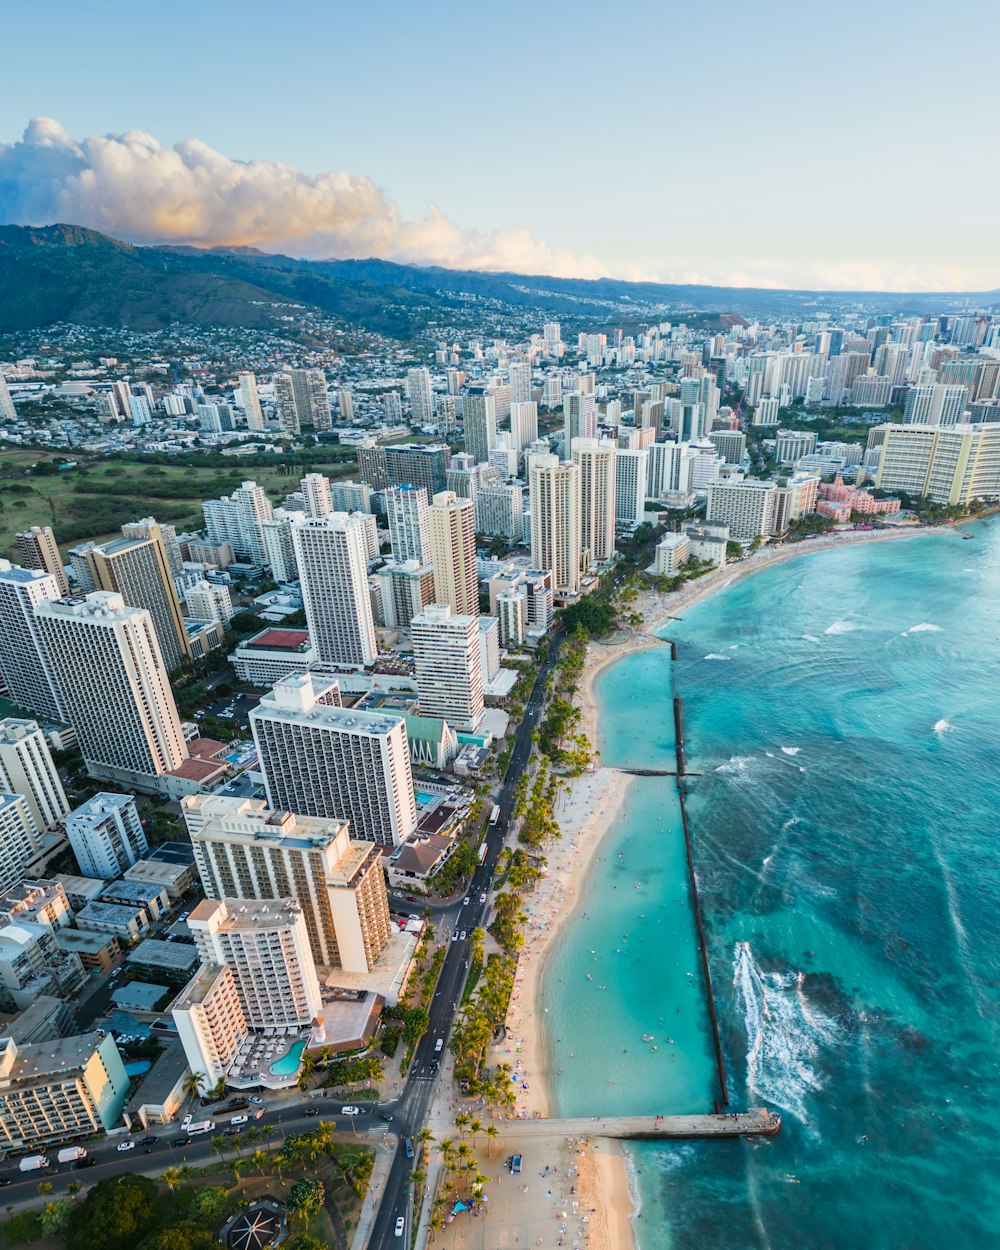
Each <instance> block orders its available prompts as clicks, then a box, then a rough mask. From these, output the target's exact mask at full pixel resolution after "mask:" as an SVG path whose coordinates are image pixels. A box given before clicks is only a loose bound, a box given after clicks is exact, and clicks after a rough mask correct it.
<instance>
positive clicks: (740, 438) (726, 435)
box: [708, 430, 747, 464]
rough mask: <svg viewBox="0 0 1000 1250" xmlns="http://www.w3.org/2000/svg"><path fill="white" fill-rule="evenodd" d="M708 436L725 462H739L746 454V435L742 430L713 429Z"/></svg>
mask: <svg viewBox="0 0 1000 1250" xmlns="http://www.w3.org/2000/svg"><path fill="white" fill-rule="evenodd" d="M708 437H709V438H710V439H711V441H712V442H713V443H714V444H715V449H716V451H718V453H719V455H720V456H721V457H722V459H723V460H724V461H725V462H726V464H739V463H740V461H741V460H742V459H743V457H744V456H745V455H746V454H747V436H746V435H745V434H744V433H743V431H742V430H715V431H713V432H712V433H711V434H709V436H708Z"/></svg>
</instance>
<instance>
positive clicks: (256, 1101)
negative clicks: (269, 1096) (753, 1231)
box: [250, 1094, 264, 1107]
mask: <svg viewBox="0 0 1000 1250" xmlns="http://www.w3.org/2000/svg"><path fill="white" fill-rule="evenodd" d="M250 1101H251V1102H252V1103H253V1105H254V1106H255V1107H262V1106H263V1105H264V1099H263V1098H261V1097H260V1095H259V1094H251V1095H250Z"/></svg>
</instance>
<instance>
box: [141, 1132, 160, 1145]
mask: <svg viewBox="0 0 1000 1250" xmlns="http://www.w3.org/2000/svg"><path fill="white" fill-rule="evenodd" d="M159 1140H160V1139H159V1138H158V1137H154V1136H153V1135H152V1133H150V1134H149V1135H148V1136H146V1137H144V1138H143V1139H142V1144H143V1145H144V1146H155V1145H156V1143H157V1142H158V1141H159Z"/></svg>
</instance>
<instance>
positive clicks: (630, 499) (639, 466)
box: [615, 447, 649, 531]
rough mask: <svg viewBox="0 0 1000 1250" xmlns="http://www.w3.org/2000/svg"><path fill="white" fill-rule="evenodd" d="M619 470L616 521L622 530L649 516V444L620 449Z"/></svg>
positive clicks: (616, 460)
mask: <svg viewBox="0 0 1000 1250" xmlns="http://www.w3.org/2000/svg"><path fill="white" fill-rule="evenodd" d="M615 470H616V476H615V521H616V523H617V528H618V530H619V531H630V530H633V529H635V528H636V526H637V525H641V524H642V522H643V520H644V518H645V513H646V492H647V490H648V482H647V474H648V470H649V451H648V450H647V448H645V447H635V448H632V449H630V450H622V451H618V452H617V453H616V457H615Z"/></svg>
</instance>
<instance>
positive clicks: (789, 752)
mask: <svg viewBox="0 0 1000 1250" xmlns="http://www.w3.org/2000/svg"><path fill="white" fill-rule="evenodd" d="M781 749H782V751H784V753H785V754H786V755H798V753H799V752H800V751H801V750H802V748H801V747H782V748H781Z"/></svg>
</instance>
